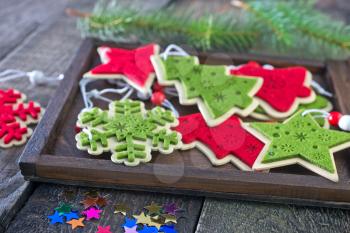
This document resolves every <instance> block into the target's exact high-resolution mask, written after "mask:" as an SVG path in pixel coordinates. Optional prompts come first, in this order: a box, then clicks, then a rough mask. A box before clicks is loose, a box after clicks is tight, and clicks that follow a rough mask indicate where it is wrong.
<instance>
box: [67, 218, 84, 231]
mask: <svg viewBox="0 0 350 233" xmlns="http://www.w3.org/2000/svg"><path fill="white" fill-rule="evenodd" d="M84 220H85V218H79V219H72V220H70V221H68V222H67V223H68V224H69V225H71V226H72V229H73V230H74V229H75V228H77V227H84V226H85V225H84V223H83V221H84Z"/></svg>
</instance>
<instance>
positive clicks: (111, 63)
mask: <svg viewBox="0 0 350 233" xmlns="http://www.w3.org/2000/svg"><path fill="white" fill-rule="evenodd" d="M97 51H98V53H99V55H100V59H101V62H102V64H101V65H99V66H97V67H95V68H93V69H92V70H90V71H89V72H87V73H85V74H84V78H107V79H123V80H124V81H126V82H127V83H128V84H130V85H131V86H132V87H134V88H135V89H137V90H138V91H140V92H142V93H144V94H147V93H150V92H151V85H152V83H153V80H154V77H155V74H154V69H153V65H152V64H151V61H150V57H151V56H152V55H155V54H158V52H159V46H158V45H156V44H149V45H145V46H143V47H139V48H136V49H134V50H126V49H121V48H111V47H106V46H103V47H99V48H98V50H97Z"/></svg>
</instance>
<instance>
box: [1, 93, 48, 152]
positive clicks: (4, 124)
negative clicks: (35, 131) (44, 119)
mask: <svg viewBox="0 0 350 233" xmlns="http://www.w3.org/2000/svg"><path fill="white" fill-rule="evenodd" d="M25 100H26V96H25V95H24V94H22V93H20V92H19V91H17V90H13V89H8V90H1V89H0V148H1V147H2V148H8V147H12V146H17V145H22V144H24V143H25V142H26V141H27V139H28V137H29V136H30V135H31V134H32V129H30V128H28V125H30V124H34V123H37V122H38V121H39V120H40V118H41V116H42V114H43V109H42V108H41V107H40V105H39V104H38V103H35V102H33V101H29V102H28V103H24V101H25Z"/></svg>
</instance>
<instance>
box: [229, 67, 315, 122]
mask: <svg viewBox="0 0 350 233" xmlns="http://www.w3.org/2000/svg"><path fill="white" fill-rule="evenodd" d="M230 73H231V74H232V75H247V76H256V77H261V78H262V79H263V80H264V82H263V85H262V87H261V89H260V90H259V91H258V92H257V93H256V97H258V98H259V100H260V106H261V107H262V108H263V109H264V110H265V111H266V112H267V113H268V115H270V116H271V117H273V118H284V117H288V116H290V115H291V114H293V113H294V112H295V111H296V109H297V108H298V106H299V104H306V103H311V102H313V101H314V100H315V98H316V96H315V93H314V92H313V90H312V89H311V87H310V85H311V81H312V75H311V73H310V72H309V71H308V70H307V69H305V68H304V67H299V66H296V67H288V68H264V67H262V66H260V65H259V64H258V63H256V62H249V63H247V64H245V65H242V66H238V67H234V68H232V69H231V71H230Z"/></svg>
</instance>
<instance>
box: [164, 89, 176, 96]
mask: <svg viewBox="0 0 350 233" xmlns="http://www.w3.org/2000/svg"><path fill="white" fill-rule="evenodd" d="M164 92H165V93H166V94H168V95H171V96H175V97H177V96H178V93H177V91H176V89H175V88H171V87H170V88H169V87H168V88H164Z"/></svg>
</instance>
